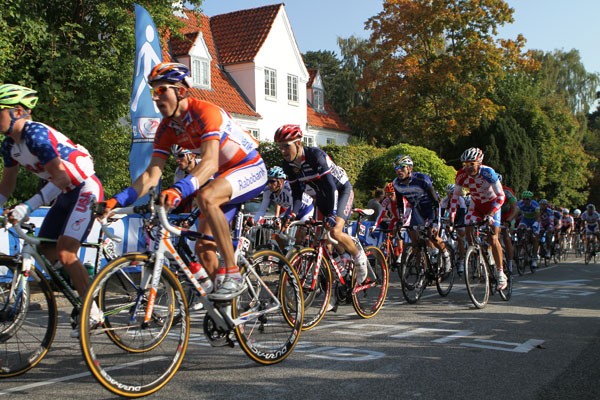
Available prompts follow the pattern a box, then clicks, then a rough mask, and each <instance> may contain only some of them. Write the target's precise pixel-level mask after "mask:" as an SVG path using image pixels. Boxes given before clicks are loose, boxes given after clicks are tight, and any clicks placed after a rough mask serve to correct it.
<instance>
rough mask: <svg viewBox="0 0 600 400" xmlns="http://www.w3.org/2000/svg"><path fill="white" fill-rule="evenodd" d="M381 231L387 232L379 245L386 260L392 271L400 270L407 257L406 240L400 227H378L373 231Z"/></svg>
mask: <svg viewBox="0 0 600 400" xmlns="http://www.w3.org/2000/svg"><path fill="white" fill-rule="evenodd" d="M375 232H381V233H384V234H385V238H384V239H383V241H382V242H381V244H380V245H379V250H381V253H382V254H383V256H384V258H385V261H386V263H387V265H388V268H389V270H390V271H396V270H397V271H398V272H400V268H401V267H402V262H403V260H404V259H405V258H406V257H405V253H404V241H403V240H402V237H401V236H400V232H401V231H400V230H399V229H394V230H391V229H376V230H374V231H373V232H372V234H375Z"/></svg>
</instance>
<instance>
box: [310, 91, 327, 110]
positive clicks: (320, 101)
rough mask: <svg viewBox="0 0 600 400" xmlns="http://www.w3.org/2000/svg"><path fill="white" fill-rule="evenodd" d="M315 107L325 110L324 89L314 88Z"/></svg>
mask: <svg viewBox="0 0 600 400" xmlns="http://www.w3.org/2000/svg"><path fill="white" fill-rule="evenodd" d="M313 107H314V109H315V111H317V112H320V113H322V112H325V94H324V93H323V90H322V89H316V88H313Z"/></svg>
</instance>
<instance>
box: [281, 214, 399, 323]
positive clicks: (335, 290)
mask: <svg viewBox="0 0 600 400" xmlns="http://www.w3.org/2000/svg"><path fill="white" fill-rule="evenodd" d="M353 211H355V212H356V211H358V209H355V210H353ZM359 215H360V214H359ZM358 223H360V216H359V222H358ZM295 224H298V225H299V224H300V223H295ZM304 225H305V227H306V228H307V230H308V233H307V237H310V238H311V240H314V246H315V247H304V248H302V249H299V250H298V249H296V250H295V251H294V252H292V253H291V254H290V264H291V265H292V267H293V268H294V269H295V270H296V271H297V272H298V275H299V277H300V281H301V284H302V291H303V293H304V324H303V325H302V329H303V330H309V329H312V328H314V327H315V326H317V324H318V323H319V322H320V321H321V320H322V319H323V317H324V316H325V313H326V312H327V311H328V307H329V306H330V303H331V297H332V296H335V305H333V306H332V307H333V308H332V310H333V311H335V310H337V306H338V305H339V304H341V303H348V302H349V301H351V302H352V305H353V307H354V310H355V311H356V313H357V314H358V315H359V316H360V317H362V318H372V317H374V316H375V315H376V314H377V313H378V312H379V310H380V309H381V308H382V307H383V303H384V302H385V298H386V295H387V290H388V284H389V275H388V269H387V264H386V261H385V258H384V256H383V254H382V253H381V250H379V249H378V248H377V247H376V246H367V247H365V248H364V251H365V254H366V255H367V259H368V261H369V262H368V266H367V268H368V275H367V278H366V279H365V281H364V282H363V283H362V284H359V283H358V282H356V281H355V279H354V277H355V276H354V273H353V271H354V260H353V259H352V258H351V257H347V258H345V259H342V256H339V255H336V253H334V250H332V249H330V246H329V244H330V243H331V244H333V245H335V244H337V243H336V241H335V240H334V239H333V238H331V236H330V235H329V232H328V231H327V230H326V229H324V227H323V222H321V221H318V222H317V221H313V222H307V223H304ZM357 232H358V229H357ZM313 238H314V239H313ZM352 239H353V240H354V243H355V244H356V246H357V247H358V248H359V249H361V248H362V244H361V243H360V241H359V240H358V238H357V237H356V236H352Z"/></svg>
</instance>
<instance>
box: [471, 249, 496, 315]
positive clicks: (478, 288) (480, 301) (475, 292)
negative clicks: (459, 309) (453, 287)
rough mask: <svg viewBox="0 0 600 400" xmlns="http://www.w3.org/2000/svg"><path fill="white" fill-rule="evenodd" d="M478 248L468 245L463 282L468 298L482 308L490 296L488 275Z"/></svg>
mask: <svg viewBox="0 0 600 400" xmlns="http://www.w3.org/2000/svg"><path fill="white" fill-rule="evenodd" d="M481 258H482V257H481V256H480V250H479V249H477V248H476V247H473V246H471V247H469V248H468V249H467V254H466V256H465V284H466V285H467V293H468V294H469V298H470V299H471V301H472V302H473V304H474V305H475V307H477V308H484V307H485V306H486V304H487V302H488V300H489V298H490V280H489V279H490V277H489V275H488V269H487V266H486V265H485V263H484V262H483V260H482V259H481Z"/></svg>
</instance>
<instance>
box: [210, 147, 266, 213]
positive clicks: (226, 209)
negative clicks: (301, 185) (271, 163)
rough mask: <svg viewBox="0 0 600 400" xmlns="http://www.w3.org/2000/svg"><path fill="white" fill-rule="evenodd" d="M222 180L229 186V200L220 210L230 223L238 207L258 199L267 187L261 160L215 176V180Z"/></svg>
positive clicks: (264, 169) (264, 168) (263, 165)
mask: <svg viewBox="0 0 600 400" xmlns="http://www.w3.org/2000/svg"><path fill="white" fill-rule="evenodd" d="M217 178H223V179H225V180H227V182H229V184H230V185H231V190H232V193H231V199H230V200H229V201H228V202H227V203H225V204H223V205H222V206H221V210H222V211H223V213H224V214H225V217H226V218H227V222H231V220H232V219H233V217H234V216H235V214H236V213H237V210H238V209H239V207H240V205H241V204H243V203H245V202H247V201H249V200H252V199H253V198H255V197H258V196H259V195H260V194H261V193H262V192H263V190H264V189H265V186H266V185H267V168H266V167H265V163H264V161H263V160H262V158H259V159H258V160H257V161H256V162H255V163H253V164H250V165H248V164H245V165H243V166H242V167H239V168H236V167H233V168H232V169H230V170H228V171H226V172H224V173H223V174H216V175H215V179H217Z"/></svg>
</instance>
